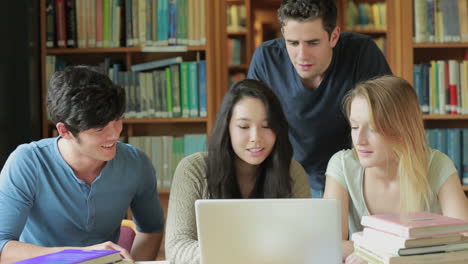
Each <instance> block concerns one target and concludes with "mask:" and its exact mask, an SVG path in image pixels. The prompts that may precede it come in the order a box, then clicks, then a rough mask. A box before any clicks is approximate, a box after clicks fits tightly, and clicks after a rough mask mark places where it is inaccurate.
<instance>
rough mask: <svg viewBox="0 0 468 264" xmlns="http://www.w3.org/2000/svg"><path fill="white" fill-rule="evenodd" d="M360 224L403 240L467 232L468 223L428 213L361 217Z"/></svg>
mask: <svg viewBox="0 0 468 264" xmlns="http://www.w3.org/2000/svg"><path fill="white" fill-rule="evenodd" d="M361 224H362V225H363V226H366V227H370V228H374V229H376V230H380V231H383V232H387V233H390V234H394V235H397V236H400V237H405V238H419V237H429V236H435V235H446V234H454V233H461V232H467V231H468V222H466V221H464V220H461V219H456V218H452V217H448V216H443V215H439V214H434V213H429V212H416V213H406V214H381V215H369V216H363V217H362V219H361Z"/></svg>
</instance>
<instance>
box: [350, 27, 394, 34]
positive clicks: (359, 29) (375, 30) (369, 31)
mask: <svg viewBox="0 0 468 264" xmlns="http://www.w3.org/2000/svg"><path fill="white" fill-rule="evenodd" d="M343 31H351V32H354V33H359V34H364V35H385V34H387V30H386V29H380V28H362V27H348V28H345V29H344V30H343Z"/></svg>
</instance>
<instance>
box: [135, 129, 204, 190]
mask: <svg viewBox="0 0 468 264" xmlns="http://www.w3.org/2000/svg"><path fill="white" fill-rule="evenodd" d="M128 143H129V144H131V145H133V146H135V147H137V148H138V149H140V150H141V151H143V152H144V153H145V154H146V155H147V156H148V158H149V159H150V160H151V162H152V163H153V166H154V167H155V168H156V178H157V183H158V189H169V188H171V184H172V178H173V176H174V172H175V169H176V167H177V165H178V164H179V162H180V161H181V160H182V159H183V158H184V157H186V156H189V155H191V154H193V153H196V152H205V151H206V135H204V134H186V135H184V136H183V137H173V136H140V137H133V136H132V137H128Z"/></svg>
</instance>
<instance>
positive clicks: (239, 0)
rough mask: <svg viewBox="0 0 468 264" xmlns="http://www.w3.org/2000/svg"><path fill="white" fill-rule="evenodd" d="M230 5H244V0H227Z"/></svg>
mask: <svg viewBox="0 0 468 264" xmlns="http://www.w3.org/2000/svg"><path fill="white" fill-rule="evenodd" d="M226 3H227V4H228V5H243V4H244V0H226Z"/></svg>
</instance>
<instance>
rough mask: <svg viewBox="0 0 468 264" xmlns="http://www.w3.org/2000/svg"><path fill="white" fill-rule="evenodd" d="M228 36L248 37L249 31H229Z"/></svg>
mask: <svg viewBox="0 0 468 264" xmlns="http://www.w3.org/2000/svg"><path fill="white" fill-rule="evenodd" d="M227 34H228V36H231V37H232V36H236V37H239V36H246V35H247V31H228V33H227Z"/></svg>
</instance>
